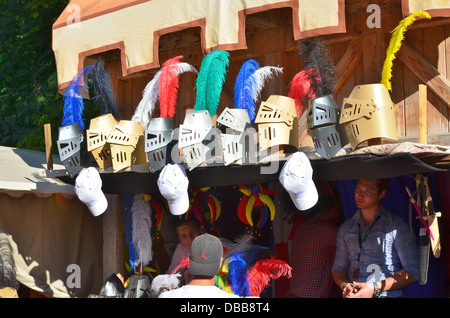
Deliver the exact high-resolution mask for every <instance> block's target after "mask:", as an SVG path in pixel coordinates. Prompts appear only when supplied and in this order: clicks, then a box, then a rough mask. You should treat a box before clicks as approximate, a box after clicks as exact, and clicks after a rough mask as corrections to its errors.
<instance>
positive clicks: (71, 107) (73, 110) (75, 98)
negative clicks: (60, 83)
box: [61, 65, 94, 130]
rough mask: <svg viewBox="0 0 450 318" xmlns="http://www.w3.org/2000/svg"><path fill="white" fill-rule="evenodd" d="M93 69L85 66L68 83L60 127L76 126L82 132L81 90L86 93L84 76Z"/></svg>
mask: <svg viewBox="0 0 450 318" xmlns="http://www.w3.org/2000/svg"><path fill="white" fill-rule="evenodd" d="M93 67H94V65H89V66H86V67H85V68H84V69H83V70H81V71H80V72H79V73H78V75H77V76H76V77H75V78H74V79H73V80H72V81H71V82H70V84H69V86H67V88H66V89H65V90H64V96H63V100H64V108H63V119H62V123H61V125H62V126H68V125H72V124H78V125H79V126H80V128H81V129H82V130H84V119H83V111H84V100H83V96H82V90H84V91H87V85H86V81H85V80H84V76H85V75H86V74H87V73H88V72H89V71H90V70H91V69H92V68H93Z"/></svg>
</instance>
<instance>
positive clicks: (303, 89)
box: [288, 68, 320, 117]
mask: <svg viewBox="0 0 450 318" xmlns="http://www.w3.org/2000/svg"><path fill="white" fill-rule="evenodd" d="M318 87H320V77H319V72H318V70H317V69H316V68H308V69H304V70H302V71H300V72H298V73H297V74H295V76H294V78H293V79H292V80H291V82H290V83H289V93H288V96H289V97H291V98H292V99H294V101H295V108H296V110H297V117H300V115H301V113H302V103H303V101H304V100H307V99H314V98H316V95H317V88H318Z"/></svg>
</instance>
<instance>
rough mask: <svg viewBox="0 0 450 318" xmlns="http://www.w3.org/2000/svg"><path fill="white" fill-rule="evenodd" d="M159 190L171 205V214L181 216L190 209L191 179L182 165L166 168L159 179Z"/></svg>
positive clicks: (170, 165)
mask: <svg viewBox="0 0 450 318" xmlns="http://www.w3.org/2000/svg"><path fill="white" fill-rule="evenodd" d="M157 183H158V188H159V192H160V193H161V195H162V196H163V197H164V198H166V200H167V203H168V204H169V210H170V213H172V214H173V215H181V214H183V213H186V212H187V211H188V209H189V195H188V186H189V179H188V177H187V175H186V170H185V169H184V166H183V165H181V164H172V163H169V164H167V165H165V166H164V168H163V169H162V170H161V173H160V174H159V177H158V182H157Z"/></svg>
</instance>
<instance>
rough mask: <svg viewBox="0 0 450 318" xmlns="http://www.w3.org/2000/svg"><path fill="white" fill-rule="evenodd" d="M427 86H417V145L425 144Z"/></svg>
mask: <svg viewBox="0 0 450 318" xmlns="http://www.w3.org/2000/svg"><path fill="white" fill-rule="evenodd" d="M427 137H428V136H427V86H426V85H423V84H419V143H421V144H426V143H427Z"/></svg>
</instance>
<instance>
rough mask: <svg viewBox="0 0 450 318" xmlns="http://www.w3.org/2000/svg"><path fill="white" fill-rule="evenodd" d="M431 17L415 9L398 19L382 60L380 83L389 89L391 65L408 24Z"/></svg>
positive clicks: (390, 87) (390, 88)
mask: <svg viewBox="0 0 450 318" xmlns="http://www.w3.org/2000/svg"><path fill="white" fill-rule="evenodd" d="M425 18H426V19H431V16H430V14H429V13H427V12H425V11H417V12H414V13H412V14H411V15H409V16H408V17H406V18H404V19H403V20H401V21H400V23H399V24H398V25H397V26H396V27H395V29H394V30H393V31H392V37H391V40H390V42H389V46H388V48H387V50H386V59H385V60H384V64H383V70H382V71H381V83H382V84H384V85H385V86H386V88H387V89H388V90H389V91H391V90H392V86H391V78H392V66H393V64H394V59H395V54H396V53H397V52H398V50H400V47H401V45H402V42H403V39H404V38H405V36H404V34H405V32H406V29H407V28H408V26H410V25H411V24H413V23H414V22H415V21H416V20H417V19H425Z"/></svg>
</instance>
